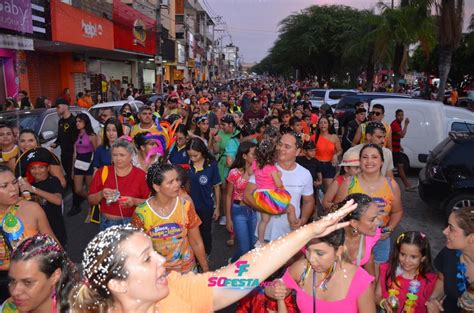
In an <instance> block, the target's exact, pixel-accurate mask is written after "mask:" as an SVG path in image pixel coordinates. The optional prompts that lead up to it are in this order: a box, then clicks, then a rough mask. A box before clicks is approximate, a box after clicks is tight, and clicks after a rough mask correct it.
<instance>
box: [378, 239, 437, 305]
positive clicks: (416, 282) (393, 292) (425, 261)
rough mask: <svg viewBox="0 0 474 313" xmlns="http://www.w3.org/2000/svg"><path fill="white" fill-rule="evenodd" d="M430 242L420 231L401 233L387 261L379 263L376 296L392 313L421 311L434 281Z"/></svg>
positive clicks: (430, 292)
mask: <svg viewBox="0 0 474 313" xmlns="http://www.w3.org/2000/svg"><path fill="white" fill-rule="evenodd" d="M431 264H432V263H431V253H430V243H429V241H428V238H427V237H426V235H425V234H423V233H422V232H419V231H408V232H404V233H401V234H400V235H399V236H398V238H397V240H396V241H395V244H394V247H393V251H392V253H391V257H390V261H389V263H384V264H381V265H380V275H379V283H378V284H377V286H376V288H377V289H376V293H375V294H376V300H377V301H380V306H381V307H382V308H384V309H388V308H389V307H390V304H391V303H396V304H398V305H397V310H396V311H395V310H393V313H401V312H406V313H424V312H426V306H425V304H426V302H428V301H429V299H430V296H431V294H432V293H433V290H434V287H435V285H436V280H437V275H436V273H435V272H434V270H433V267H432V266H431Z"/></svg>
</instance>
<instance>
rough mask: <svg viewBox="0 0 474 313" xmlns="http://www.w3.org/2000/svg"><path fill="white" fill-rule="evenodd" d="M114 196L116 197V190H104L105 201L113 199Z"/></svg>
mask: <svg viewBox="0 0 474 313" xmlns="http://www.w3.org/2000/svg"><path fill="white" fill-rule="evenodd" d="M114 195H115V189H111V188H104V190H102V196H103V197H104V199H105V200H109V199H111V198H112V197H113V196H114Z"/></svg>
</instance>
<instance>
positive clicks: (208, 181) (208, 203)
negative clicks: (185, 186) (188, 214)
mask: <svg viewBox="0 0 474 313" xmlns="http://www.w3.org/2000/svg"><path fill="white" fill-rule="evenodd" d="M188 176H189V181H190V183H191V194H190V196H191V199H193V202H194V206H195V207H196V211H197V212H198V213H199V214H211V215H212V213H213V212H214V199H215V195H214V186H216V185H219V184H220V183H221V179H220V176H219V169H218V168H217V163H216V162H215V161H212V162H211V163H210V164H208V163H207V162H206V163H204V168H203V169H202V170H199V171H196V169H195V168H194V166H193V164H191V168H190V169H189V171H188Z"/></svg>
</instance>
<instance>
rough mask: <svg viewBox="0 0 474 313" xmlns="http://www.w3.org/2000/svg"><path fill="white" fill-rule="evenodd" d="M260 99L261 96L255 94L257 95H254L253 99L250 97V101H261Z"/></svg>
mask: <svg viewBox="0 0 474 313" xmlns="http://www.w3.org/2000/svg"><path fill="white" fill-rule="evenodd" d="M259 101H260V98H259V97H257V96H255V97H252V99H250V102H259Z"/></svg>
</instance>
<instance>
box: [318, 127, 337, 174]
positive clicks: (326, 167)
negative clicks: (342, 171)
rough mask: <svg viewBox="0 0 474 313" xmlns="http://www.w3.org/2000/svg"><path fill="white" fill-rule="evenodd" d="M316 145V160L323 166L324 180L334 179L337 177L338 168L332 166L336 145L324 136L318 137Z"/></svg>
mask: <svg viewBox="0 0 474 313" xmlns="http://www.w3.org/2000/svg"><path fill="white" fill-rule="evenodd" d="M315 145H316V159H317V160H318V161H319V162H320V164H321V173H322V175H323V178H325V179H332V178H334V176H336V167H335V166H333V165H332V159H333V158H334V154H335V153H336V145H335V144H334V143H333V142H332V141H330V140H329V139H327V138H326V137H324V136H323V135H319V136H316V139H315Z"/></svg>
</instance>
